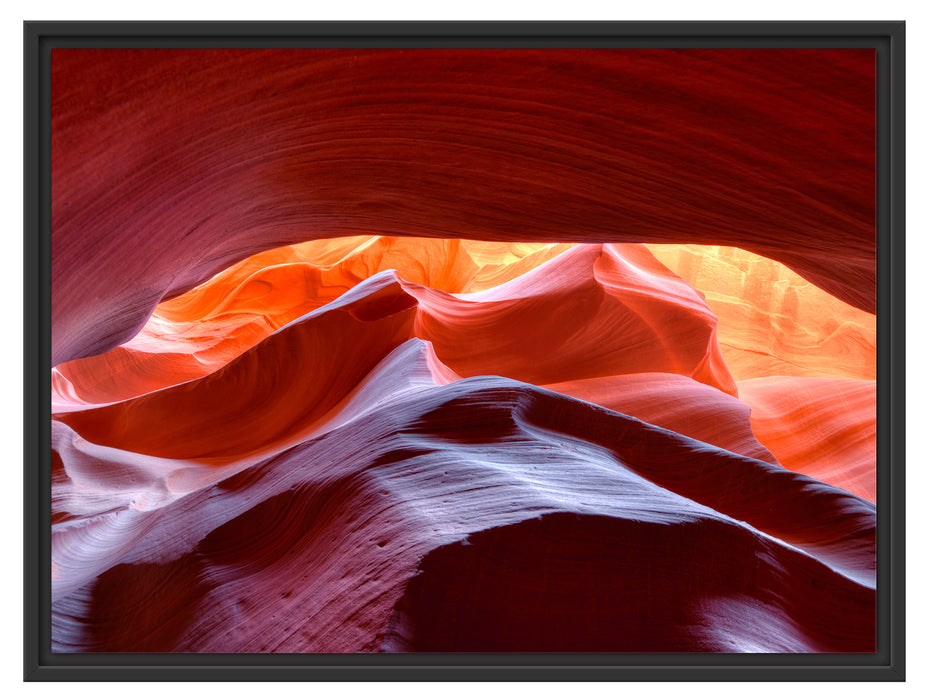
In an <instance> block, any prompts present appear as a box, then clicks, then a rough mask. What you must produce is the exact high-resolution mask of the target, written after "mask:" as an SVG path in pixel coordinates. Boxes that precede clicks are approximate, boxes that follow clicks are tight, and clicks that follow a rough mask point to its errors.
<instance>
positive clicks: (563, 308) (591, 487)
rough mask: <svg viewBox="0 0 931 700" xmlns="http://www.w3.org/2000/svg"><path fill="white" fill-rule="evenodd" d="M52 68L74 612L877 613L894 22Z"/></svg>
mask: <svg viewBox="0 0 931 700" xmlns="http://www.w3.org/2000/svg"><path fill="white" fill-rule="evenodd" d="M52 69H53V81H52V98H53V99H52V166H53V169H52V360H53V367H52V368H51V372H52V396H51V407H52V446H51V447H52V524H51V527H52V562H51V575H52V591H53V602H52V616H53V627H52V641H53V650H55V651H59V652H86V651H105V652H121V651H122V652H130V651H149V652H166V651H175V652H178V651H180V652H379V651H382V652H430V651H464V652H472V651H528V652H530V651H615V652H653V651H698V652H836V651H842V652H843V651H848V652H871V651H873V650H874V648H875V568H876V554H875V526H876V506H875V501H876V450H875V433H876V415H875V414H876V408H875V406H876V398H875V397H876V392H875V357H876V355H875V347H876V330H875V316H874V312H875V220H874V201H875V198H874V188H875V177H874V160H875V158H874V146H875V141H874V130H875V119H874V109H873V104H874V77H875V70H874V57H873V54H872V52H869V51H859V50H856V51H853V50H852V51H840V50H719V51H704V50H702V51H697V50H691V51H665V50H656V51H654V50H627V51H624V50H400V51H399V50H378V51H363V50H359V51H355V50H353V51H349V50H332V51H322V50H294V51H151V50H150V51H145V50H139V51H122V50H111V51H85V50H60V49H56V50H54V52H53V60H52Z"/></svg>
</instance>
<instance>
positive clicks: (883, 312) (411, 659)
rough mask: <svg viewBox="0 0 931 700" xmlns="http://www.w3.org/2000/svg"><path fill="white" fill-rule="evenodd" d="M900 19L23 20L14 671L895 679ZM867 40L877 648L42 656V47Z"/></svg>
mask: <svg viewBox="0 0 931 700" xmlns="http://www.w3.org/2000/svg"><path fill="white" fill-rule="evenodd" d="M904 42H905V23H904V22H631V23H625V22H603V23H602V22H487V23H486V22H319V23H316V22H295V23H285V22H178V23H175V22H25V23H24V51H25V54H24V59H25V114H24V117H25V134H24V136H25V153H24V178H25V219H24V222H25V231H24V250H25V263H24V265H25V267H24V276H25V288H24V296H25V329H24V331H25V347H24V350H25V355H24V356H25V367H24V372H25V385H24V416H25V434H24V439H25V465H24V478H25V494H24V498H25V500H24V512H25V521H24V530H25V543H24V544H25V562H24V564H25V580H24V590H25V601H24V603H25V615H24V678H25V679H26V680H27V681H47V680H66V681H77V680H94V681H97V680H115V681H127V680H137V681H164V680H173V681H190V680H204V681H208V680H209V681H240V680H255V681H271V680H283V681H296V680H316V681H337V680H338V681H357V680H366V681H393V680H423V681H437V680H441V681H503V680H521V681H550V680H552V681H587V680H591V681H615V680H633V681H645V680H679V681H704V680H715V681H717V680H740V681H745V680H757V681H784V680H793V681H814V680H819V681H854V680H871V681H898V680H904V679H905V649H904V646H905V546H904V542H905V462H904V459H905V400H904V392H905V369H904V368H905V311H904V309H905V281H904V280H905V250H904V246H905V224H904V220H905V219H904V216H905V184H904V180H905V164H904V158H905V68H904V61H905V43H904ZM259 46H262V47H266V46H268V47H281V48H292V47H293V48H297V47H356V48H374V47H409V48H415V47H433V48H445V47H586V48H597V47H618V48H619V47H640V48H643V47H650V48H654V47H655V48H663V47H677V48H700V47H716V48H766V47H770V48H776V47H778V48H793V47H798V48H806V47H807V48H836V47H848V48H850V47H855V48H874V49H875V50H876V58H877V112H876V117H877V160H876V164H877V219H876V220H877V247H876V255H877V258H876V260H877V331H878V333H877V335H878V340H877V513H878V518H877V540H878V541H877V548H878V549H877V574H878V576H877V618H878V619H877V622H878V625H877V651H876V653H874V654H797V655H796V654H545V655H538V654H509V655H504V654H501V655H498V654H390V655H389V654H385V655H369V654H319V655H295V654H280V655H279V654H274V655H271V654H269V655H263V654H235V655H222V654H206V653H205V654H128V653H127V654H53V653H51V651H50V648H51V647H50V635H51V632H50V603H49V601H50V574H49V572H50V558H49V553H50V547H51V545H50V502H49V491H50V482H51V464H50V452H49V445H50V427H49V425H50V406H49V401H48V397H49V393H50V377H49V372H48V367H50V366H51V365H50V347H51V339H50V319H51V279H50V240H51V231H50V225H51V224H50V212H51V194H50V191H51V156H50V153H51V146H50V139H51V126H50V95H51V78H50V62H51V50H52V49H53V48H65V47H101V48H105V47H123V48H125V47H133V48H146V47H148V48H156V47H158V48H169V47H170V48H181V47H190V48H211V47H216V48H219V47H238V48H250V47H259Z"/></svg>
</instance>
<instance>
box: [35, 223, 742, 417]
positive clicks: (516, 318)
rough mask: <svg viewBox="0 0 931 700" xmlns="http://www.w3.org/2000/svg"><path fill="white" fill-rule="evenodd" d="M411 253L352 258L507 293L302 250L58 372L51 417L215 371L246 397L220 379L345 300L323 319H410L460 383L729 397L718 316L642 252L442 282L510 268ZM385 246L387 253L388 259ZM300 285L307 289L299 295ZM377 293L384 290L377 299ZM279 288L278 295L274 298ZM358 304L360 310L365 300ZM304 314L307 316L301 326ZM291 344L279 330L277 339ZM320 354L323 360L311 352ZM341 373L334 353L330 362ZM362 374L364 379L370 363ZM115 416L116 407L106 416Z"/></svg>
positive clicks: (577, 253)
mask: <svg viewBox="0 0 931 700" xmlns="http://www.w3.org/2000/svg"><path fill="white" fill-rule="evenodd" d="M417 242H419V241H417V240H412V241H410V242H407V243H400V242H398V241H395V242H394V243H393V244H391V243H387V242H378V245H372V243H373V242H371V241H369V242H367V243H366V244H365V245H363V246H361V247H362V248H363V251H368V250H370V249H371V248H376V250H377V252H378V256H377V257H376V258H375V259H374V260H369V261H368V262H369V265H370V266H371V267H369V268H366V270H365V271H369V270H374V269H377V267H374V265H375V264H376V263H379V262H381V263H383V264H384V263H385V262H388V263H391V264H398V263H399V262H404V261H406V262H408V265H407V269H404V270H403V272H402V273H401V274H403V275H405V276H406V274H407V273H408V272H411V273H412V276H414V278H415V279H436V278H440V279H441V280H442V281H444V282H445V284H443V285H442V286H445V287H451V288H454V289H458V288H466V289H475V288H479V289H482V288H486V287H487V285H488V284H491V283H493V282H494V281H497V280H501V279H509V280H510V281H509V282H506V283H505V284H501V285H498V286H496V287H493V288H486V289H485V291H476V292H471V293H469V294H451V293H448V292H443V291H441V290H440V289H433V288H431V287H426V286H423V285H420V284H412V283H410V282H408V281H407V280H406V279H402V277H401V276H400V275H399V274H393V275H392V273H390V272H389V271H387V270H386V271H385V272H383V273H378V274H377V276H373V277H371V278H369V279H368V280H365V281H364V282H361V283H359V284H358V285H357V286H353V285H354V284H356V282H357V279H358V278H357V271H358V268H359V265H360V263H359V260H358V259H359V257H360V255H358V254H353V255H349V256H347V257H346V258H343V259H341V260H339V261H337V262H335V263H332V264H330V265H328V266H318V265H314V264H313V262H312V261H314V260H317V261H319V260H320V257H322V256H318V255H315V254H314V253H316V251H311V252H310V253H307V252H306V251H305V252H304V253H303V254H306V255H307V258H308V260H302V261H300V262H293V263H288V264H274V263H273V264H271V265H269V267H266V268H263V269H262V270H259V271H253V270H252V268H253V266H254V265H255V264H260V263H261V262H266V260H260V261H253V260H249V261H247V263H246V264H245V265H243V266H241V267H240V269H239V270H236V271H231V272H230V273H227V274H224V275H220V276H219V277H217V278H215V279H214V280H211V282H209V283H207V284H206V285H203V286H202V287H200V288H198V289H196V290H194V291H193V292H191V293H190V294H188V295H185V296H184V297H179V299H177V300H175V301H174V302H169V303H168V304H165V305H163V306H167V307H168V308H167V309H163V308H162V307H159V315H158V316H156V317H153V321H152V322H150V323H149V324H148V325H147V326H146V327H145V328H144V329H143V332H142V333H141V334H140V336H139V337H137V339H135V340H134V341H133V342H131V343H128V344H127V345H125V346H123V347H120V348H117V349H115V350H113V351H111V352H109V353H106V354H105V355H102V356H98V357H94V358H87V359H84V360H75V361H72V362H69V363H66V364H64V365H61V366H59V367H57V368H55V370H54V371H53V379H52V384H53V410H54V411H55V412H56V413H65V412H68V411H73V410H76V409H78V408H87V407H91V406H94V405H102V404H111V403H113V402H117V401H122V400H126V399H130V398H134V397H139V396H141V395H143V394H150V393H154V392H156V391H157V390H159V389H167V388H170V387H172V386H174V385H177V384H180V383H182V382H187V381H189V380H194V379H198V378H201V377H206V376H207V375H208V374H209V373H210V372H212V371H217V372H219V375H218V376H225V375H227V374H229V373H231V372H232V373H234V374H237V377H238V378H237V379H235V380H231V381H233V383H234V384H236V385H237V387H238V385H239V384H243V385H246V384H249V379H247V378H243V377H241V376H239V375H241V374H242V373H243V372H244V371H245V370H241V369H232V370H231V369H227V368H226V365H227V364H228V363H231V361H233V360H235V363H234V366H235V367H242V366H243V365H245V364H246V362H247V361H246V360H245V359H243V355H244V354H249V353H251V354H252V355H259V356H261V355H262V354H263V350H262V349H261V347H259V344H257V343H258V342H259V340H260V339H262V338H266V337H268V336H269V334H271V333H272V332H274V331H277V330H278V329H279V328H280V327H281V326H282V325H284V324H285V323H288V322H292V323H295V324H297V323H313V324H318V325H319V324H320V323H323V321H322V320H312V319H317V318H318V317H319V316H320V315H321V314H324V315H325V314H326V313H330V312H329V311H326V312H325V311H324V309H323V308H321V305H322V304H325V303H326V302H327V301H329V300H330V298H331V297H333V298H335V297H336V296H338V294H340V293H342V292H345V291H346V290H349V289H352V292H351V293H349V294H346V295H344V296H343V297H341V300H340V302H339V303H338V304H336V306H334V307H333V308H340V309H343V310H344V311H346V310H349V313H350V314H354V315H355V316H359V317H360V320H362V321H364V320H365V319H366V318H367V317H368V316H369V315H371V314H376V315H377V314H381V313H382V311H383V309H381V305H387V306H388V307H390V308H386V309H384V310H385V311H391V312H392V313H394V312H398V313H400V312H401V311H403V310H406V309H411V312H410V316H411V318H410V319H408V321H409V322H408V323H406V325H404V324H402V325H399V326H398V329H400V328H401V327H402V326H403V328H404V329H405V330H403V331H402V330H397V332H401V333H404V334H406V337H412V336H415V335H416V336H417V337H419V338H423V339H425V340H430V341H431V342H432V343H433V345H434V348H435V350H436V353H437V355H438V356H439V357H440V359H441V360H442V361H443V362H444V363H445V364H446V365H448V366H449V367H450V368H452V369H453V370H454V371H455V372H457V373H458V374H459V375H461V376H476V375H481V374H499V375H503V376H508V377H512V378H514V379H519V380H521V381H527V382H531V383H537V384H545V383H552V382H560V381H568V380H574V379H585V378H589V377H599V376H610V375H615V374H633V373H637V372H674V373H678V374H683V375H685V376H689V377H693V378H694V379H696V380H698V381H701V382H704V383H706V384H709V385H710V386H714V387H716V388H719V389H722V390H724V391H727V392H729V393H731V394H734V393H736V391H737V388H736V384H735V383H734V380H733V379H732V378H731V376H730V373H729V372H728V370H727V367H726V366H725V363H724V360H723V357H722V356H721V353H720V350H719V349H718V345H717V343H716V342H715V325H716V320H715V318H714V315H713V314H712V313H711V312H710V311H709V309H708V307H707V306H706V305H705V303H704V302H703V301H702V299H701V296H700V295H699V294H698V293H697V292H696V291H695V290H694V289H692V288H691V287H689V286H688V285H687V284H685V283H684V282H683V281H682V280H681V279H679V278H678V277H676V276H675V275H672V274H671V273H670V272H669V271H668V270H667V269H666V268H665V267H664V266H662V265H661V264H659V263H658V262H657V261H656V259H655V258H654V257H653V256H652V255H651V254H650V253H649V251H647V250H646V249H645V248H644V247H643V246H637V245H630V244H627V245H619V244H613V245H608V246H595V245H583V246H575V247H572V248H569V249H564V250H563V252H559V249H558V247H546V248H541V249H539V250H537V251H536V252H534V253H533V254H531V255H527V256H526V257H522V258H519V259H517V260H516V261H514V262H512V263H510V264H507V263H504V264H500V263H499V264H493V265H487V264H486V265H483V266H482V267H478V266H476V267H475V269H474V270H468V271H467V272H466V273H462V274H460V273H455V272H454V273H453V275H450V276H449V277H446V278H441V277H440V276H441V275H442V274H443V273H444V272H445V271H447V270H449V269H450V267H451V266H452V265H458V266H459V267H460V268H464V267H466V264H465V263H463V262H459V263H456V262H454V261H455V260H457V259H459V258H461V257H465V259H466V260H469V261H474V260H481V259H483V258H485V259H489V258H492V257H494V259H502V258H503V259H505V260H507V259H508V258H510V257H511V255H510V254H508V253H507V252H505V253H503V254H502V253H501V252H498V251H496V249H500V246H497V245H494V244H492V245H488V244H483V245H475V244H474V245H473V246H472V252H471V254H470V255H469V256H463V255H461V251H460V249H459V248H458V247H457V248H452V249H448V250H443V251H440V254H436V255H434V256H430V257H428V255H427V254H428V253H429V252H430V247H433V243H432V242H429V243H428V248H427V250H426V251H425V255H424V256H422V257H421V258H420V259H419V260H414V259H413V258H409V257H407V256H409V255H410V252H409V251H410V249H411V247H412V246H411V245H410V243H417ZM399 243H400V244H399ZM387 245H391V248H390V249H389V250H388V253H390V254H387V255H386V254H385V247H386V246H387ZM298 254H302V253H301V252H300V251H294V250H293V249H286V250H283V251H282V252H281V256H282V257H287V258H290V257H292V256H295V255H298ZM405 254H406V255H405ZM472 256H474V257H472ZM260 257H263V258H267V257H268V256H267V255H266V254H263V256H260ZM405 259H406V260H405ZM427 259H429V260H430V261H431V263H432V264H431V266H430V267H429V268H427V267H426V263H425V262H424V261H425V260H427ZM268 262H271V261H268ZM412 262H413V264H411V263H412ZM425 270H426V272H425ZM521 273H523V274H521ZM386 275H388V276H387V277H386ZM457 276H458V277H459V279H457ZM308 279H310V280H314V283H313V284H300V283H299V282H300V280H308ZM376 280H377V281H376ZM256 287H258V289H256ZM376 288H378V289H379V290H380V291H378V292H377V294H376V292H375V291H374V290H375V289H376ZM278 289H281V290H282V291H281V294H277V293H276V292H274V291H272V290H278ZM263 292H264V293H263ZM266 297H267V298H268V308H269V309H270V311H268V312H265V311H255V310H253V309H254V307H255V306H256V305H257V303H258V300H264V299H265V298H266ZM363 298H364V299H366V301H364V302H363V301H361V299H363ZM376 298H377V299H378V300H377V301H376ZM355 299H359V300H360V301H353V302H352V303H354V304H355V303H358V304H363V303H364V304H366V305H368V306H370V307H371V310H370V311H365V312H358V311H354V310H351V309H350V308H349V307H347V306H346V304H348V303H349V301H348V300H355ZM376 307H377V308H376ZM327 308H329V307H327ZM353 308H354V307H353ZM310 309H317V311H310V312H309V313H306V312H308V311H309V310H310ZM192 314H203V316H204V320H202V321H196V320H193V318H194V316H192ZM302 314H303V316H302ZM363 317H365V318H363ZM657 317H658V318H663V319H664V325H663V326H662V327H661V328H658V327H657V326H656V324H655V322H654V321H653V320H652V319H653V318H657ZM292 319H295V320H293V321H292ZM297 332H298V331H289V332H288V334H287V336H288V337H289V338H290V336H291V335H292V334H294V333H297ZM310 332H311V334H312V335H313V336H314V337H320V338H324V337H326V334H325V331H323V330H313V331H310ZM372 332H373V333H374V334H375V335H374V336H371V337H372V338H373V342H374V343H375V345H374V346H373V347H374V348H380V350H379V349H374V350H373V351H372V352H374V353H375V355H374V356H379V357H380V356H381V355H378V353H379V352H381V353H382V354H383V353H384V351H385V349H386V348H389V347H393V345H392V343H394V342H396V339H395V340H391V337H390V336H386V337H384V338H381V337H380V335H379V334H381V333H382V331H381V330H378V331H372ZM392 332H394V331H392ZM353 333H354V331H351V332H350V335H349V336H347V337H346V338H344V339H343V340H342V341H337V342H345V343H348V344H350V345H351V344H353V343H356V342H358V341H359V339H361V338H363V337H369V336H367V335H360V336H358V337H356V336H355V335H353ZM375 336H378V338H376V337H375ZM263 342H264V341H263ZM277 342H285V343H287V342H292V341H291V340H282V341H277ZM320 342H327V341H325V340H322V341H320ZM380 343H381V344H380ZM384 343H387V345H385V344H384ZM334 347H336V346H334ZM159 348H162V352H159V351H158V350H159ZM316 352H318V353H323V354H325V353H326V352H327V351H326V350H325V349H324V348H322V347H321V348H319V349H318V350H317V351H316ZM349 352H350V353H351V352H354V351H351V350H350V351H349ZM346 360H347V358H346V357H341V356H340V354H339V353H336V354H332V355H330V360H329V361H330V362H334V363H343V362H345V361H346ZM256 362H257V363H258V364H257V365H256V366H258V365H261V364H263V361H262V360H261V359H259V360H257V361H256ZM365 366H366V367H369V368H370V367H371V363H368V364H366V365H365ZM331 371H337V372H338V371H339V370H336V369H335V368H332V367H330V366H329V365H324V366H322V367H317V368H316V372H315V374H314V376H313V377H312V376H311V375H309V374H308V375H307V380H308V381H312V382H313V381H316V379H315V377H317V376H320V375H321V374H323V375H325V374H327V373H329V372H331ZM255 375H256V372H253V376H255ZM210 381H215V379H211V380H210ZM192 386H193V387H195V388H192V387H186V388H183V389H178V390H172V391H171V392H169V393H168V394H165V395H164V396H166V398H165V399H164V400H165V401H167V402H168V403H172V404H173V403H174V402H176V401H177V400H178V398H177V395H178V393H179V392H186V393H197V392H198V390H197V388H196V386H198V385H192ZM234 391H237V392H238V391H239V389H238V388H236V389H234ZM158 400H159V399H158V398H157V397H154V396H153V397H149V398H146V399H140V401H141V402H149V403H151V402H153V401H158ZM120 410H123V409H120V408H118V407H117V408H113V409H110V411H109V412H110V413H112V412H114V411H120ZM198 410H200V409H198ZM142 413H148V412H147V411H143V412H142ZM140 415H141V414H140ZM76 420H80V419H76ZM91 420H92V421H96V419H91ZM103 422H104V423H109V422H110V421H107V420H104V421H103Z"/></svg>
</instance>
